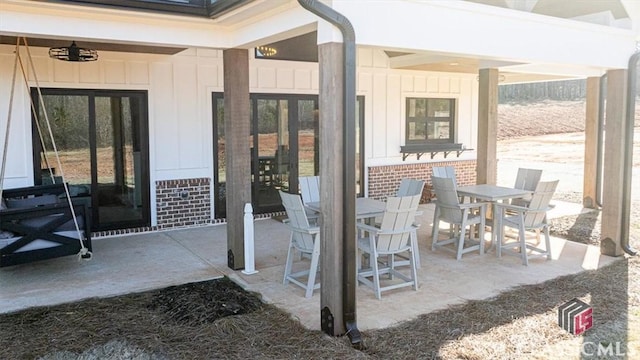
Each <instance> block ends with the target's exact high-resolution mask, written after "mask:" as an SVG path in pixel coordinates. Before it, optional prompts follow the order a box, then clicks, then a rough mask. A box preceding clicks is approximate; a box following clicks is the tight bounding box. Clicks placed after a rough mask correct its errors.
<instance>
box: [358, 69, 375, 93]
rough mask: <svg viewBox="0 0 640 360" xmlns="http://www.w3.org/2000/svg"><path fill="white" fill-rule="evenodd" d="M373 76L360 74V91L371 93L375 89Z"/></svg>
mask: <svg viewBox="0 0 640 360" xmlns="http://www.w3.org/2000/svg"><path fill="white" fill-rule="evenodd" d="M372 81H373V76H372V75H371V73H359V74H358V91H367V92H371V90H372V89H373V83H372Z"/></svg>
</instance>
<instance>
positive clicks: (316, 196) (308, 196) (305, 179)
mask: <svg viewBox="0 0 640 360" xmlns="http://www.w3.org/2000/svg"><path fill="white" fill-rule="evenodd" d="M298 183H299V184H300V185H299V186H300V195H302V201H303V202H304V203H309V202H317V201H320V176H301V177H300V178H299V179H298Z"/></svg>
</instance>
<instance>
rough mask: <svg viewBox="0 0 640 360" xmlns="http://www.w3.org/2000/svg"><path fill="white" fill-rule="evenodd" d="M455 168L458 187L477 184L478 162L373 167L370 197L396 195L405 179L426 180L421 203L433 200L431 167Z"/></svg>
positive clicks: (370, 174) (464, 161) (370, 170)
mask: <svg viewBox="0 0 640 360" xmlns="http://www.w3.org/2000/svg"><path fill="white" fill-rule="evenodd" d="M433 166H453V167H454V168H455V169H456V180H457V181H458V185H460V186H464V185H473V184H475V183H476V161H475V160H463V161H442V162H432V163H420V164H406V165H404V164H403V165H386V166H372V167H369V168H368V171H369V197H371V198H374V199H382V200H384V199H386V198H387V196H392V195H395V193H396V191H397V190H398V186H399V185H400V181H401V180H402V179H403V178H411V179H420V180H425V187H424V191H423V193H422V200H421V202H422V203H424V202H428V201H429V200H430V199H431V197H432V196H431V167H433Z"/></svg>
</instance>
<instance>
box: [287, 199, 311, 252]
mask: <svg viewBox="0 0 640 360" xmlns="http://www.w3.org/2000/svg"><path fill="white" fill-rule="evenodd" d="M279 192H280V198H281V199H282V205H283V206H284V209H285V211H286V212H287V217H288V218H289V222H288V223H287V225H288V226H289V227H290V228H291V239H292V241H293V244H294V246H295V247H296V248H298V249H300V250H302V251H306V252H310V251H313V239H314V236H313V235H311V234H310V233H309V232H308V230H309V229H311V226H310V225H309V219H308V218H307V213H306V212H305V211H304V206H303V205H302V199H300V195H297V194H289V193H286V192H283V191H282V190H279Z"/></svg>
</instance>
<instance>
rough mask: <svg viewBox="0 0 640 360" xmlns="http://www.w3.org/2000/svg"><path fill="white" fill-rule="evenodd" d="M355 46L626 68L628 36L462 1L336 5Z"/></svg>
mask: <svg viewBox="0 0 640 360" xmlns="http://www.w3.org/2000/svg"><path fill="white" fill-rule="evenodd" d="M333 7H334V9H335V10H336V11H338V12H340V13H342V14H343V15H345V16H346V17H347V18H348V19H349V20H350V21H351V23H352V24H353V27H354V29H355V31H356V42H357V43H358V44H359V45H366V46H376V47H382V48H396V49H407V50H411V49H413V50H416V51H419V50H424V51H437V52H444V53H453V54H456V53H457V54H468V55H469V56H471V57H488V58H493V59H501V60H508V61H515V62H519V61H520V62H540V63H553V64H576V65H585V66H596V67H606V68H626V66H627V61H628V60H629V56H631V54H633V52H634V49H635V34H634V33H633V31H631V30H626V29H619V28H612V27H606V26H601V25H594V24H587V23H581V22H578V21H571V20H565V19H559V18H554V17H550V16H544V15H538V14H531V13H526V12H522V11H515V10H510V9H504V8H499V7H495V6H485V5H481V4H475V3H471V2H466V1H428V0H423V1H417V0H413V1H411V0H378V1H361V0H358V1H334V2H333Z"/></svg>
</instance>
